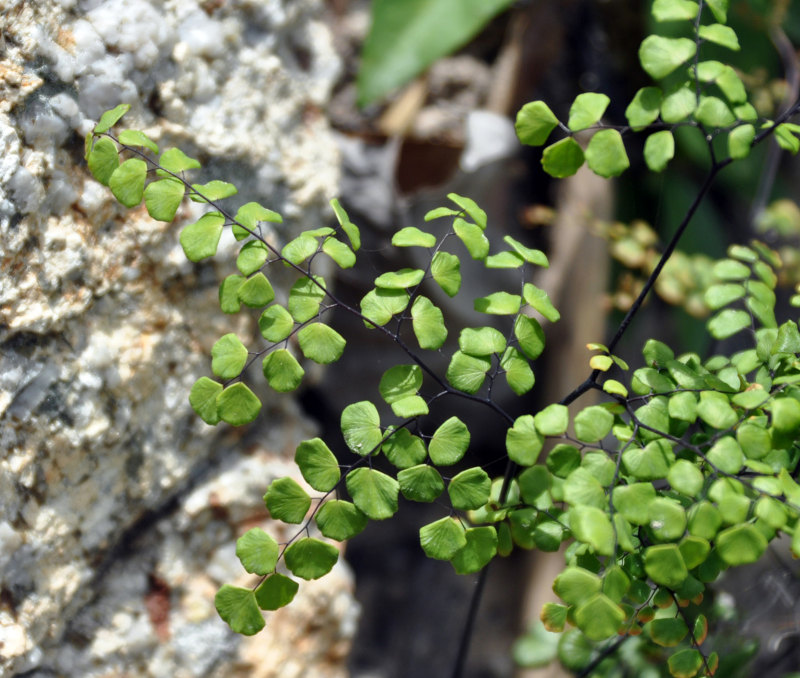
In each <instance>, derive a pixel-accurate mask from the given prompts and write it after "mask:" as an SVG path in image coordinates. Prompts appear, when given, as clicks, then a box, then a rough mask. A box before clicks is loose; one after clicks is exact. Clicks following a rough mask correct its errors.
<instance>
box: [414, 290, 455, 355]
mask: <svg viewBox="0 0 800 678" xmlns="http://www.w3.org/2000/svg"><path fill="white" fill-rule="evenodd" d="M411 322H412V327H413V329H414V335H415V336H416V337H417V341H418V342H419V346H420V348H425V349H431V350H436V349H438V348H441V347H442V345H443V344H444V342H445V339H447V328H446V327H445V324H444V315H443V314H442V311H441V309H439V307H438V306H435V305H434V304H433V302H432V301H431V300H430V299H428V298H427V297H422V296H420V297H417V298H416V299H415V300H414V303H413V305H412V306H411Z"/></svg>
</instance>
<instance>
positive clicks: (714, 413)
mask: <svg viewBox="0 0 800 678" xmlns="http://www.w3.org/2000/svg"><path fill="white" fill-rule="evenodd" d="M697 415H698V416H699V417H700V418H701V419H702V420H703V421H704V422H706V423H707V424H708V425H709V426H713V427H714V428H716V429H718V430H723V429H726V428H732V427H733V426H734V425H735V424H736V422H737V421H738V420H739V417H738V415H737V414H736V411H735V410H734V409H733V408H732V407H731V405H730V401H729V400H728V398H727V396H726V395H725V394H723V393H718V392H716V391H701V392H700V402H699V403H698V404H697Z"/></svg>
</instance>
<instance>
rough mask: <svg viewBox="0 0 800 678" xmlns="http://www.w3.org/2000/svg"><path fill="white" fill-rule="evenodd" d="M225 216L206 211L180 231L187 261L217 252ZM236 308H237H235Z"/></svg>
mask: <svg viewBox="0 0 800 678" xmlns="http://www.w3.org/2000/svg"><path fill="white" fill-rule="evenodd" d="M224 223H225V217H223V216H222V215H221V214H220V213H219V212H208V213H207V214H204V215H203V216H202V217H200V219H198V220H197V221H196V222H195V223H193V224H189V225H188V226H184V228H183V230H182V231H181V237H180V241H181V247H183V253H184V254H185V255H186V258H187V259H188V260H189V261H201V260H202V259H205V258H207V257H212V256H214V255H215V254H216V253H217V245H219V239H220V236H221V235H222V226H223V224H224ZM237 310H238V309H237Z"/></svg>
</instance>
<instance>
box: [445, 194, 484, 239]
mask: <svg viewBox="0 0 800 678" xmlns="http://www.w3.org/2000/svg"><path fill="white" fill-rule="evenodd" d="M447 197H448V198H449V199H450V200H452V201H453V202H454V203H455V204H456V205H458V206H459V207H460V208H461V210H462V211H463V212H465V213H466V214H467V216H469V218H470V219H472V221H474V222H475V224H476V225H477V226H478V227H479V228H480V229H481V230H482V231H485V230H486V212H485V211H484V210H483V209H482V208H481V207H479V206H478V204H477V203H476V202H475V201H474V200H473V199H472V198H467V197H465V196H463V195H459V194H458V193H448V194H447Z"/></svg>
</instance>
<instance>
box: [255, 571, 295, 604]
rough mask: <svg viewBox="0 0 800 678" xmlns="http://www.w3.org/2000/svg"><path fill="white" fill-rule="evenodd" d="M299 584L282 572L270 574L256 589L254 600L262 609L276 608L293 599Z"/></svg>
mask: <svg viewBox="0 0 800 678" xmlns="http://www.w3.org/2000/svg"><path fill="white" fill-rule="evenodd" d="M299 588H300V586H299V584H298V583H297V582H296V581H294V580H293V579H290V578H289V577H286V576H284V575H282V574H277V573H275V574H272V575H270V576H269V577H267V578H266V579H265V580H264V582H263V583H262V584H261V585H260V586H259V587H258V588H257V589H256V592H255V595H256V602H257V603H258V606H259V607H260V608H261V609H262V610H278V609H280V608H281V607H284V606H286V605H288V604H289V603H291V602H292V601H293V600H294V597H295V595H296V594H297V590H298V589H299Z"/></svg>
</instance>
